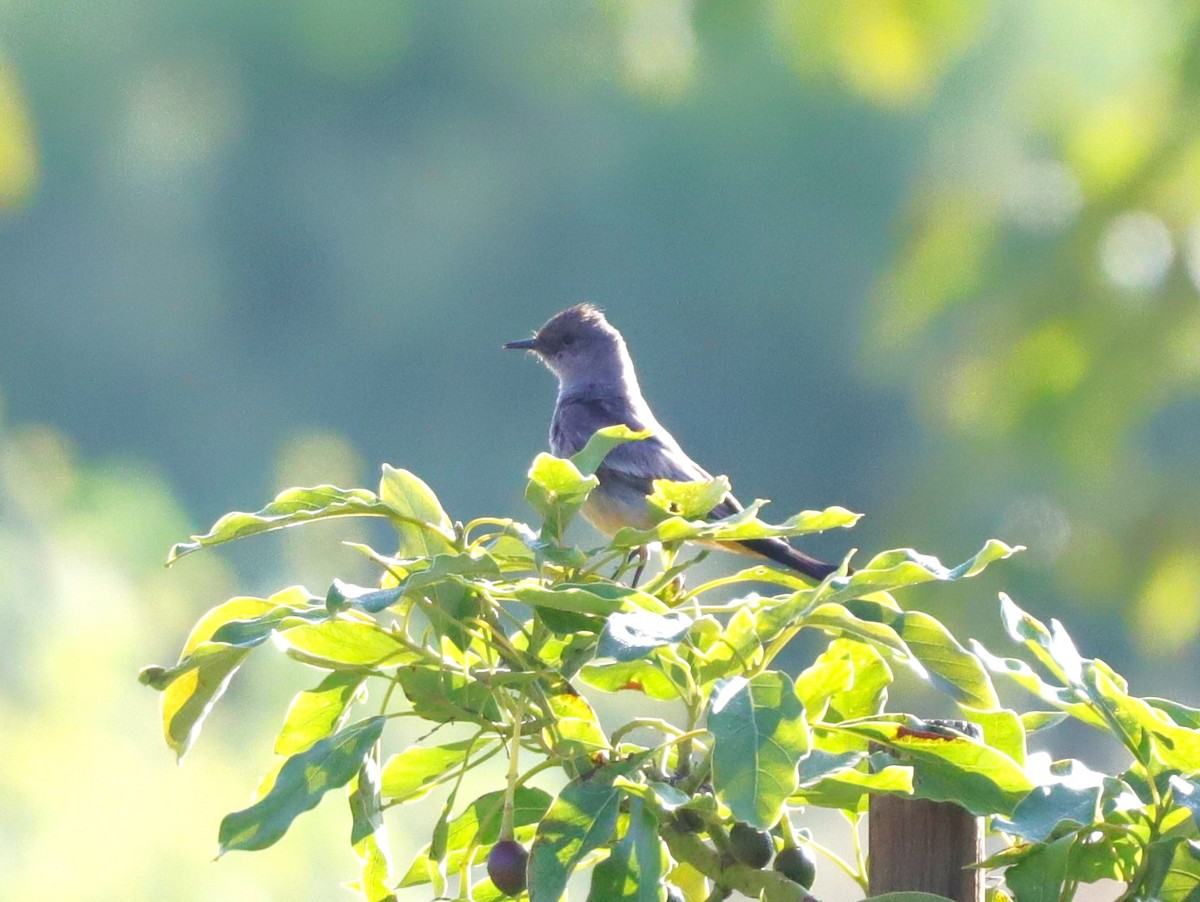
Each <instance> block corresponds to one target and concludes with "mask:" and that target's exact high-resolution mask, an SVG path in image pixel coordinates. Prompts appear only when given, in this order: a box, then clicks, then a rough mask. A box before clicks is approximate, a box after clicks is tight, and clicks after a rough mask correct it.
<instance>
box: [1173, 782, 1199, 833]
mask: <svg viewBox="0 0 1200 902" xmlns="http://www.w3.org/2000/svg"><path fill="white" fill-rule="evenodd" d="M1170 787H1171V799H1172V800H1173V801H1174V803H1175V804H1176V805H1178V806H1180V807H1181V808H1186V809H1187V810H1188V811H1190V812H1191V813H1192V819H1193V820H1194V821H1195V822H1196V826H1197V827H1200V783H1198V782H1197V781H1196V780H1195V779H1188V778H1185V777H1182V776H1180V775H1179V774H1172V775H1171V777H1170Z"/></svg>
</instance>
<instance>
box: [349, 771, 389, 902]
mask: <svg viewBox="0 0 1200 902" xmlns="http://www.w3.org/2000/svg"><path fill="white" fill-rule="evenodd" d="M350 815H351V826H350V846H351V848H353V849H354V855H355V857H356V858H357V859H358V867H359V876H358V891H359V893H360V894H361V895H362V897H363V900H364V902H395V899H396V895H395V893H393V892H392V890H391V884H392V877H391V860H390V857H389V853H388V836H387V827H386V826H385V824H384V822H383V803H382V800H381V798H380V795H379V762H378V761H377V760H376V757H375V755H374V754H368V755H367V757H366V758H365V759H364V761H363V764H362V767H361V768H360V769H359V772H358V776H357V777H355V779H354V781H353V782H352V783H351V784H350Z"/></svg>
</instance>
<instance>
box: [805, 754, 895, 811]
mask: <svg viewBox="0 0 1200 902" xmlns="http://www.w3.org/2000/svg"><path fill="white" fill-rule="evenodd" d="M880 793H886V794H888V795H902V796H909V795H912V793H913V769H912V768H911V767H902V766H900V765H895V764H891V765H887V766H885V767H883V768H882V769H881V770H878V771H863V770H858V769H857V768H853V767H850V768H845V769H842V770H838V771H835V772H834V773H832V774H829V775H827V776H824V777H822V778H821V779H819V780H815V781H813V782H811V783H804V784H802V785H801V786H800V788H799V789H798V790H797V791H796V792H795V794H793V795H792V797H791V798H790V799H789V800H788V801H789V802H790V803H791V804H793V805H808V806H815V807H818V808H836V809H839V810H841V811H848V812H851V813H855V814H857V813H862V812H864V811H866V810H867V803H868V801H869V800H870V797H871V796H872V795H874V794H880Z"/></svg>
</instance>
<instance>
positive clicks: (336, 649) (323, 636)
mask: <svg viewBox="0 0 1200 902" xmlns="http://www.w3.org/2000/svg"><path fill="white" fill-rule="evenodd" d="M278 641H279V643H280V645H281V646H282V647H283V649H284V650H285V651H286V652H287V654H288V656H289V657H292V658H295V659H296V660H297V661H301V662H303V663H305V664H311V665H313V666H314V667H321V668H324V669H326V670H355V671H364V670H378V669H379V668H382V667H394V666H396V665H397V664H407V663H411V662H414V661H421V660H423V659H424V656H423V655H422V654H421V653H420V652H418V651H415V650H413V649H411V648H409V647H408V646H407V645H405V644H404V643H403V642H401V641H400V640H399V639H397V638H396V636H394V635H393V634H392V633H389V632H388V631H387V630H385V629H384V628H383V627H381V626H379V625H378V624H377V623H374V622H366V621H361V620H324V621H322V622H321V623H306V624H304V625H302V626H297V627H293V628H292V629H289V630H287V631H286V632H282V633H279V640H278Z"/></svg>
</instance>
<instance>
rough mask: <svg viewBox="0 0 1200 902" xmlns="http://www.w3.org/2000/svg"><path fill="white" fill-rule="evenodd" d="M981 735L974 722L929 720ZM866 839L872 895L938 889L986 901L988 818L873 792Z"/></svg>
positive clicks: (964, 899)
mask: <svg viewBox="0 0 1200 902" xmlns="http://www.w3.org/2000/svg"><path fill="white" fill-rule="evenodd" d="M930 723H932V724H938V725H941V726H948V727H952V728H953V729H955V730H958V731H959V732H960V733H967V734H968V735H971V736H978V735H979V728H978V727H977V726H976V725H975V724H970V723H966V722H964V721H957V720H943V721H930ZM867 837H868V838H867V841H868V843H869V850H870V874H869V879H870V884H871V895H872V896H878V895H882V894H883V893H895V892H906V891H907V892H925V893H936V894H938V895H940V896H945V897H946V898H948V899H953V900H955V902H983V873H982V872H981V871H979V870H977V869H974V868H972V867H970V865H973V864H977V863H978V862H980V861H982V860H983V820H982V818H977V817H975V816H974V815H972V814H971V813H970V812H969V811H967V810H965V809H963V808H960V807H959V806H958V805H955V804H954V803H953V802H930V801H928V800H926V799H906V798H903V797H900V796H888V795H873V796H871V802H870V810H869V813H868V824H867Z"/></svg>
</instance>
